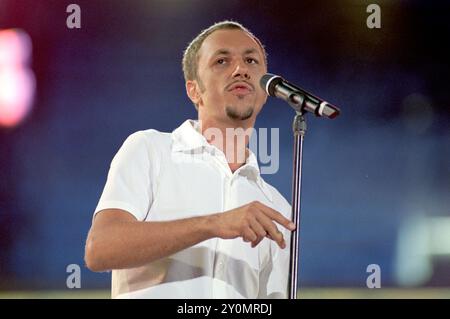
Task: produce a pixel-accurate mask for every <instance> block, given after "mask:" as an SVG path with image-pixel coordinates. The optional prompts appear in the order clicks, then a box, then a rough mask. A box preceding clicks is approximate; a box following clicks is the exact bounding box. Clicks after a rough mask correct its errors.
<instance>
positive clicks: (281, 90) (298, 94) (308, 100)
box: [259, 73, 341, 119]
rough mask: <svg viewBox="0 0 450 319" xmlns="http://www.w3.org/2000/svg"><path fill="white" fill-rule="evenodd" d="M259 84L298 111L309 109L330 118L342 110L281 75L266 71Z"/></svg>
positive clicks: (269, 93) (317, 114) (268, 92)
mask: <svg viewBox="0 0 450 319" xmlns="http://www.w3.org/2000/svg"><path fill="white" fill-rule="evenodd" d="M259 84H260V85H261V87H262V88H263V90H264V91H265V92H266V93H267V95H269V96H275V97H278V98H280V99H283V100H285V101H286V102H288V103H289V105H291V106H292V107H293V108H294V109H295V110H296V111H297V112H300V113H304V112H305V111H307V112H311V113H314V114H315V115H316V116H324V117H328V118H330V119H334V118H335V117H336V116H338V115H339V114H340V112H341V111H340V110H339V109H338V108H337V107H336V106H334V105H332V104H330V103H328V102H326V101H324V100H322V99H321V98H319V97H317V96H315V95H313V94H311V93H309V92H306V91H305V90H303V89H301V88H299V87H298V86H295V85H294V84H291V83H289V82H288V81H286V80H285V79H283V78H282V77H281V76H279V75H275V74H271V73H266V74H264V75H263V76H262V77H261V80H260V81H259Z"/></svg>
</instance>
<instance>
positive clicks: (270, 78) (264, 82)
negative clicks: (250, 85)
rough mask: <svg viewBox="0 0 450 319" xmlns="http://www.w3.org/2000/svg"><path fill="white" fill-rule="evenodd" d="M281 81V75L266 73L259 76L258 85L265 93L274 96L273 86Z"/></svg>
mask: <svg viewBox="0 0 450 319" xmlns="http://www.w3.org/2000/svg"><path fill="white" fill-rule="evenodd" d="M281 81H283V78H282V77H281V76H278V75H275V74H272V73H266V74H264V75H263V76H262V77H261V80H260V81H259V85H260V86H261V87H262V89H263V90H264V91H265V92H266V93H267V95H270V96H275V86H276V85H277V84H278V83H280V82H281Z"/></svg>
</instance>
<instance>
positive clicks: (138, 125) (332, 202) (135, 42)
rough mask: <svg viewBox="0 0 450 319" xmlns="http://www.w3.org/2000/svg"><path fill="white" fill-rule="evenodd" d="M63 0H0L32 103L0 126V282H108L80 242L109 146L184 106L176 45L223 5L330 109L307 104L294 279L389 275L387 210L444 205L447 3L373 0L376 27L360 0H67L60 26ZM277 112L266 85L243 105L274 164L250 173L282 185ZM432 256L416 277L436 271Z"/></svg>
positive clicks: (392, 236) (391, 236) (1, 24)
mask: <svg viewBox="0 0 450 319" xmlns="http://www.w3.org/2000/svg"><path fill="white" fill-rule="evenodd" d="M73 2H74V1H50V0H49V1H42V0H39V1H31V0H0V28H11V27H20V28H22V29H24V30H25V31H26V32H28V33H29V34H30V36H31V38H32V41H33V62H32V68H33V70H34V72H35V75H36V79H37V93H36V99H35V103H34V109H33V111H32V113H31V114H30V115H29V116H28V118H27V119H26V120H25V121H24V122H23V123H22V124H21V125H20V126H18V127H15V128H12V129H5V128H3V129H0V236H1V237H0V267H1V268H0V289H7V290H8V289H44V288H57V289H58V288H61V289H65V288H66V276H67V273H66V266H67V265H69V264H79V265H80V266H81V267H82V287H83V288H102V287H109V283H110V274H108V273H103V274H97V273H92V272H90V271H89V270H88V269H87V268H85V267H84V261H83V255H84V245H85V239H86V235H87V232H88V230H89V227H90V223H91V217H92V213H93V210H94V208H95V206H96V204H97V201H98V199H99V196H100V194H101V192H102V189H103V186H104V183H105V180H106V175H107V172H108V168H109V164H110V161H111V159H112V157H113V156H114V154H115V153H116V152H117V150H118V148H119V147H120V145H121V144H122V142H123V141H124V139H125V138H126V137H127V136H128V135H129V134H131V133H133V132H135V131H137V130H142V129H148V128H154V129H158V130H162V131H172V130H173V129H174V128H176V127H177V126H179V125H180V124H181V123H182V122H183V121H184V120H185V119H187V118H195V117H196V112H195V109H194V107H193V105H192V104H191V103H190V101H189V100H188V98H187V96H186V94H185V89H184V80H183V75H182V71H181V57H182V52H183V50H184V48H185V47H186V46H187V44H188V43H189V42H190V41H191V40H192V39H193V38H194V37H195V36H196V35H197V34H198V33H199V32H200V30H202V29H204V28H206V27H208V26H209V25H211V24H212V23H214V22H217V21H221V20H224V19H233V20H236V21H239V22H241V23H242V24H244V25H245V26H246V27H248V28H249V29H250V30H251V31H252V32H254V33H255V35H256V36H257V37H259V38H260V39H261V41H262V42H263V43H264V44H265V46H266V49H267V51H268V54H269V71H270V72H272V73H276V74H281V75H283V76H284V77H285V78H286V79H288V80H290V81H291V82H293V83H296V84H298V85H300V86H302V87H303V88H305V89H307V90H309V91H311V92H313V93H315V94H317V95H319V96H322V97H323V98H325V99H327V100H329V101H330V102H332V103H334V104H335V105H338V106H339V107H340V108H341V110H342V115H341V116H340V117H338V118H337V119H335V120H332V121H330V120H326V119H319V118H315V117H313V116H308V133H307V136H306V140H305V145H304V162H303V163H304V176H303V190H302V198H303V201H302V219H301V228H300V230H301V249H300V284H301V285H303V286H305V287H307V286H309V287H313V286H356V287H365V286H366V278H367V276H368V273H367V272H366V267H367V265H369V264H373V263H375V264H378V265H380V267H381V271H382V284H383V285H385V286H386V285H387V286H396V285H399V284H400V283H399V280H398V278H397V275H396V274H397V272H396V271H397V270H396V269H397V268H396V260H397V256H398V254H399V249H402V248H401V247H400V246H399V245H398V242H399V233H400V230H401V228H402V226H403V225H405V224H406V223H407V222H408V221H409V220H410V219H411V218H414V217H415V216H424V217H435V216H447V217H450V209H449V207H450V196H449V193H450V192H449V191H450V146H449V145H450V130H449V127H450V117H449V115H450V112H449V109H450V108H449V106H450V98H449V94H448V93H449V92H448V87H449V79H450V71H449V63H448V57H449V56H450V55H449V53H450V52H449V49H448V48H447V43H448V39H449V38H450V32H449V31H450V24H449V22H448V17H447V14H448V12H450V11H449V5H448V3H446V2H444V1H427V2H426V1H375V3H378V4H379V5H380V6H381V10H382V11H381V12H382V20H381V21H382V27H381V29H369V28H367V26H366V18H367V16H368V15H369V13H367V12H366V7H367V5H368V4H369V3H372V2H374V1H370V2H368V1H360V2H358V1H301V2H299V3H296V2H293V3H290V2H275V1H256V0H251V1H236V0H234V1H233V0H228V1H204V0H194V1H175V0H170V1H138V0H133V1H118V0H108V1H98V0H96V1H81V0H78V1H76V3H77V4H78V5H80V7H81V23H82V27H81V29H72V30H71V29H68V28H67V27H66V18H67V16H68V13H66V7H67V6H68V4H70V3H73ZM0 89H1V88H0ZM292 117H293V112H292V110H291V109H290V108H289V107H288V106H287V105H286V104H284V102H282V101H280V100H275V99H269V100H268V103H267V104H266V105H265V107H264V108H263V111H262V112H261V114H260V116H259V118H258V120H257V127H266V128H271V127H274V128H279V129H280V141H281V144H280V169H279V171H278V172H277V174H274V175H266V176H264V178H265V179H266V180H267V181H268V182H269V183H271V184H272V185H274V186H275V187H277V188H278V189H279V190H280V192H281V193H282V194H283V195H284V196H285V197H286V198H287V199H288V200H290V199H291V169H292V133H291V123H292ZM442 244H445V243H442ZM447 245H448V244H447ZM399 247H400V248H399ZM444 257H445V256H444ZM447 257H448V256H447ZM445 260H446V259H445V258H444V265H450V264H445ZM441 263H442V260H441V259H440V260H439V263H436V264H435V265H436V266H435V267H434V268H433V269H434V272H433V276H432V277H430V278H428V279H427V280H425V281H423V282H421V284H422V285H448V286H450V279H449V278H450V273H449V270H448V268H447V267H443V268H442V267H439V265H441Z"/></svg>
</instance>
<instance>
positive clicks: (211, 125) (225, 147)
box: [199, 116, 255, 172]
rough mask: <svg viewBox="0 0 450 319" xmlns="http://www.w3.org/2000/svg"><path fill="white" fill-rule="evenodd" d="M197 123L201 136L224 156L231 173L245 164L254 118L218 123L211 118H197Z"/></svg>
mask: <svg viewBox="0 0 450 319" xmlns="http://www.w3.org/2000/svg"><path fill="white" fill-rule="evenodd" d="M199 122H200V129H201V134H202V135H203V136H204V137H205V138H206V140H207V141H208V143H210V144H211V145H214V146H216V147H217V148H218V149H220V150H221V151H222V152H223V153H224V154H225V157H226V159H227V162H228V166H229V167H230V170H231V171H232V172H234V171H236V170H237V169H238V168H239V167H241V166H242V165H244V164H245V162H246V161H247V158H248V155H249V150H248V148H247V145H248V143H249V140H250V137H251V133H252V131H253V126H254V124H255V119H254V118H252V119H248V120H245V121H239V120H232V119H229V120H225V121H219V120H217V119H213V118H203V119H202V118H201V116H199Z"/></svg>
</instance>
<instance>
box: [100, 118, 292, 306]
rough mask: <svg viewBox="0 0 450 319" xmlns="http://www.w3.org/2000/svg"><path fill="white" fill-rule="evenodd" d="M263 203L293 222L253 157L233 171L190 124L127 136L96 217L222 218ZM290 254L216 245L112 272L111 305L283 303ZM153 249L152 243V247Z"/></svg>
mask: <svg viewBox="0 0 450 319" xmlns="http://www.w3.org/2000/svg"><path fill="white" fill-rule="evenodd" d="M255 200H257V201H260V202H262V203H263V204H265V205H267V206H270V207H272V208H273V209H275V210H277V211H279V212H280V213H282V214H283V215H284V216H285V217H286V218H289V219H291V206H290V205H289V203H288V202H287V201H286V200H285V199H284V198H283V196H282V195H281V194H280V193H279V192H278V191H277V190H276V189H275V188H274V187H272V186H270V185H269V184H267V183H266V182H265V181H264V180H263V179H262V178H261V176H260V172H259V167H258V163H257V160H256V157H255V155H254V154H253V153H252V152H250V155H249V157H248V159H247V162H246V164H245V165H243V166H242V167H240V168H239V169H238V170H236V171H235V172H234V173H232V172H231V170H230V168H229V166H228V163H227V161H226V158H225V155H224V154H223V152H222V151H221V150H219V149H218V148H216V147H215V146H212V145H210V144H209V143H208V142H207V141H206V139H205V138H204V136H203V135H202V134H200V133H199V132H198V122H197V121H192V120H187V121H185V122H184V123H183V124H182V125H181V126H180V127H178V128H177V129H175V130H174V131H173V132H172V133H162V132H158V131H156V130H146V131H139V132H136V133H134V134H132V135H130V136H129V137H128V138H127V139H126V141H125V142H124V144H123V145H122V147H121V148H120V150H119V151H118V153H117V154H116V155H115V157H114V159H113V161H112V163H111V167H110V170H109V173H108V179H107V181H106V185H105V188H104V190H103V193H102V196H101V198H100V201H99V203H98V205H97V208H96V209H95V213H97V212H99V211H101V210H104V209H107V208H118V209H122V210H125V211H127V212H129V213H131V214H132V215H134V216H135V217H136V219H137V220H140V221H168V220H175V219H181V218H188V217H194V216H204V215H209V214H212V213H217V212H224V211H227V210H230V209H233V208H236V207H239V206H242V205H245V204H247V203H249V202H252V201H255ZM277 226H278V229H279V230H280V231H281V232H283V235H284V238H285V241H286V244H287V247H286V248H285V249H280V248H279V247H278V245H277V244H276V243H275V242H274V241H271V240H269V239H267V238H265V239H263V240H262V241H261V243H260V244H259V245H258V246H257V247H255V248H251V246H250V243H246V242H244V241H243V240H242V238H236V239H220V238H213V239H209V240H206V241H203V242H201V243H199V244H197V245H194V246H192V247H190V248H187V249H184V250H182V251H180V252H178V253H176V254H173V255H171V256H168V257H166V258H162V259H160V260H158V261H155V262H151V263H148V264H146V265H144V266H141V267H137V268H131V269H123V270H113V271H112V297H113V298H180V299H184V298H287V280H288V278H287V277H288V272H289V243H290V232H289V231H287V230H286V229H284V227H282V226H280V225H277ZM150 244H157V243H149V245H150Z"/></svg>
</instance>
